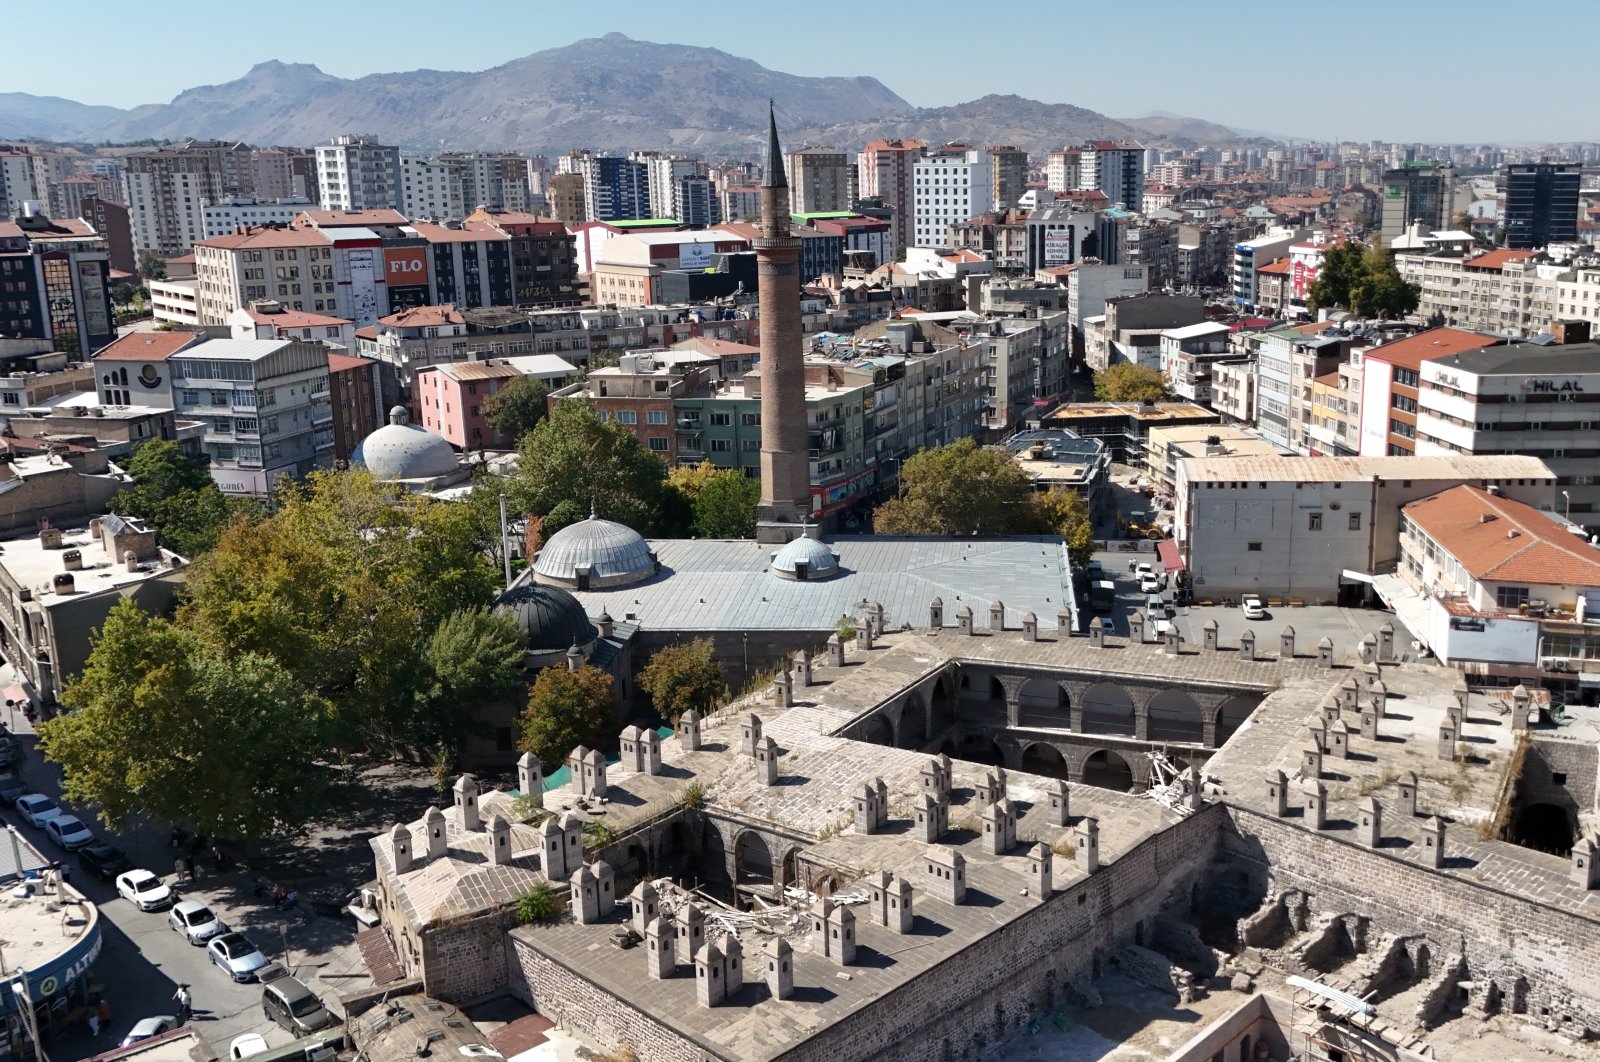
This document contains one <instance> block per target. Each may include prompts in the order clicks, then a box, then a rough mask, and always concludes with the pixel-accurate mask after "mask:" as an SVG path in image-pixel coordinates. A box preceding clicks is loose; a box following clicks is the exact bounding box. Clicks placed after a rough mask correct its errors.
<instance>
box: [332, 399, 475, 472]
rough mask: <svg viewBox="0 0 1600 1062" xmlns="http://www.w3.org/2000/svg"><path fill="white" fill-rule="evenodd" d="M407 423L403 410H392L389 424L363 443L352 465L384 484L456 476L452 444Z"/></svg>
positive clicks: (400, 408)
mask: <svg viewBox="0 0 1600 1062" xmlns="http://www.w3.org/2000/svg"><path fill="white" fill-rule="evenodd" d="M406 419H407V418H406V409H405V407H404V406H395V407H394V408H393V409H391V410H390V411H389V423H387V424H385V425H384V426H383V427H381V428H379V429H378V430H377V431H375V432H373V433H372V434H371V435H368V436H367V437H366V438H365V439H362V440H361V442H360V443H359V444H358V445H357V446H356V452H355V453H354V454H352V455H351V457H350V463H351V464H354V465H361V466H363V467H364V468H366V470H367V471H368V472H371V473H372V475H373V476H374V478H377V479H382V480H395V479H437V478H439V477H441V476H449V475H452V474H454V473H455V472H456V469H457V466H458V462H457V459H456V452H455V451H454V450H453V449H451V448H450V444H449V443H447V442H445V441H444V440H443V439H442V438H440V437H439V436H437V435H435V434H433V432H431V431H428V430H427V429H426V428H421V427H418V426H417V425H415V424H408V423H406Z"/></svg>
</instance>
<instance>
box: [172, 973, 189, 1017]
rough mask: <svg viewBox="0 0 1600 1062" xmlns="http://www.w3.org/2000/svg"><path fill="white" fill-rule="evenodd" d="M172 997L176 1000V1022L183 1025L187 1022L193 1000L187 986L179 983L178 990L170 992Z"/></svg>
mask: <svg viewBox="0 0 1600 1062" xmlns="http://www.w3.org/2000/svg"><path fill="white" fill-rule="evenodd" d="M172 998H173V999H175V1000H177V1001H178V1024H179V1025H183V1024H185V1023H187V1022H188V1020H189V1015H190V1014H191V1013H192V1012H193V1011H192V1004H193V1000H192V999H191V998H190V996H189V986H188V985H186V984H181V983H180V984H179V985H178V990H177V991H176V992H174V993H172Z"/></svg>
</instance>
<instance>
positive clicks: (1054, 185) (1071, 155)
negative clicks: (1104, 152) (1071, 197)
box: [1044, 148, 1083, 192]
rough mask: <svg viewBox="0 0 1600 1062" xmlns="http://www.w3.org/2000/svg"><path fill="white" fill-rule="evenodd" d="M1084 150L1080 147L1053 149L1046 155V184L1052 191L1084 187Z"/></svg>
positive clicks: (1067, 190)
mask: <svg viewBox="0 0 1600 1062" xmlns="http://www.w3.org/2000/svg"><path fill="white" fill-rule="evenodd" d="M1082 178H1083V152H1082V150H1081V149H1079V148H1064V149H1062V150H1061V151H1052V152H1050V153H1049V154H1047V155H1046V156H1045V157H1044V186H1045V187H1046V188H1048V189H1049V190H1050V191H1052V192H1072V191H1076V190H1077V189H1079V188H1081V187H1083V183H1082Z"/></svg>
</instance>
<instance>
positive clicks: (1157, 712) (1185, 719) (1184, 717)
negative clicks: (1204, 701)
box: [1146, 690, 1206, 745]
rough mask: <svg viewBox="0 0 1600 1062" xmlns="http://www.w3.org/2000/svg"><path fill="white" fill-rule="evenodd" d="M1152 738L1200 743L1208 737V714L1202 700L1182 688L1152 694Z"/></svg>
mask: <svg viewBox="0 0 1600 1062" xmlns="http://www.w3.org/2000/svg"><path fill="white" fill-rule="evenodd" d="M1147 712H1148V713H1149V719H1150V723H1149V728H1148V730H1147V731H1146V733H1147V734H1148V735H1149V739H1150V740H1151V741H1185V742H1190V743H1192V744H1195V745H1198V744H1201V743H1202V742H1204V741H1205V739H1206V717H1205V712H1203V711H1202V710H1201V708H1200V703H1199V702H1198V701H1196V700H1195V699H1194V698H1193V697H1191V696H1189V694H1187V693H1185V692H1184V691H1183V690H1162V691H1161V692H1160V693H1158V694H1156V695H1155V696H1154V697H1152V698H1150V707H1149V708H1148V709H1147Z"/></svg>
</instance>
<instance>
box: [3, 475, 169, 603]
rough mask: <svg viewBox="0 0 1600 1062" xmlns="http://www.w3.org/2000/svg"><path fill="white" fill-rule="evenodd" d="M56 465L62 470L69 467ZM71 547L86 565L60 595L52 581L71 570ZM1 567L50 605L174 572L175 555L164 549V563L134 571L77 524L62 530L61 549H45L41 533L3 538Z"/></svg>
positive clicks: (74, 573) (162, 556) (36, 599)
mask: <svg viewBox="0 0 1600 1062" xmlns="http://www.w3.org/2000/svg"><path fill="white" fill-rule="evenodd" d="M48 460H49V458H47V457H29V458H23V459H22V460H19V461H16V462H14V467H18V468H19V469H20V468H21V466H23V465H26V464H29V463H32V462H44V461H48ZM53 467H54V468H55V469H57V470H59V469H62V468H65V467H66V466H63V465H55V466H53ZM69 549H75V550H78V551H79V552H80V553H82V554H83V568H82V569H81V570H79V571H75V572H72V573H71V574H72V580H73V592H72V593H70V594H60V593H57V592H56V589H55V584H54V583H53V582H52V580H53V578H54V577H55V576H56V575H58V574H59V573H61V572H64V571H66V570H67V569H66V564H65V561H64V554H65V553H66V551H67V550H69ZM0 567H3V568H4V569H5V570H6V573H7V574H9V575H10V576H11V578H13V579H15V580H16V581H17V584H18V585H19V586H26V587H29V588H31V589H32V591H33V599H34V600H35V601H37V602H39V603H40V604H41V605H43V606H45V607H50V606H52V605H58V604H61V603H62V602H64V601H67V600H69V599H72V598H79V597H87V596H90V595H92V594H99V593H104V592H105V591H107V590H117V589H120V588H122V587H125V586H131V585H133V584H134V583H139V582H143V581H144V580H146V579H149V578H151V577H153V576H156V575H160V574H161V573H162V572H166V571H171V570H172V555H171V554H169V553H167V552H166V551H165V550H163V551H162V553H161V560H160V562H156V561H149V562H146V563H144V564H141V565H139V567H138V568H136V569H134V570H133V571H131V572H130V571H129V570H128V566H127V565H125V564H123V563H122V561H121V559H120V558H116V557H112V556H111V554H109V553H107V552H106V550H105V548H104V547H103V546H102V545H101V544H100V540H99V539H98V538H95V537H93V536H92V535H90V534H89V529H88V528H87V527H74V528H70V529H67V528H63V529H62V532H61V548H60V549H45V548H44V547H43V546H42V545H40V544H39V536H38V535H37V534H34V535H29V536H27V537H26V538H8V539H5V540H3V541H0Z"/></svg>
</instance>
